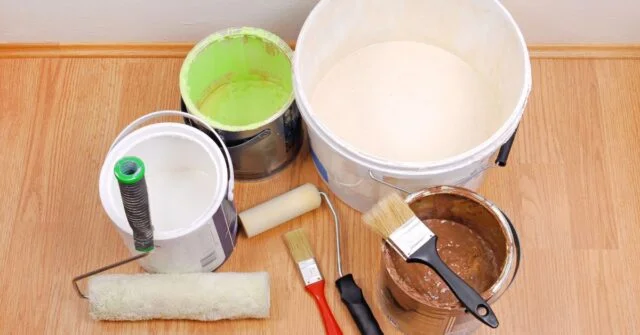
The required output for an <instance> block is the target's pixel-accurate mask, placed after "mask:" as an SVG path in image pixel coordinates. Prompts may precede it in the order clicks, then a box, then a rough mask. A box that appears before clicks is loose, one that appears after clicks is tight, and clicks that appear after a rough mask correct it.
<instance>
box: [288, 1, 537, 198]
mask: <svg viewBox="0 0 640 335" xmlns="http://www.w3.org/2000/svg"><path fill="white" fill-rule="evenodd" d="M392 41H412V42H421V43H426V44H430V45H434V46H436V47H438V48H440V49H444V50H446V51H448V52H450V53H452V54H454V55H456V56H457V57H459V58H460V59H462V60H463V61H464V62H466V63H467V64H469V66H471V67H472V68H473V69H475V70H476V71H477V72H479V73H480V74H481V75H482V76H484V77H486V78H488V80H489V81H490V82H491V84H492V85H493V86H494V87H496V93H497V97H498V98H497V99H499V101H500V103H501V107H500V120H501V122H498V125H497V126H496V130H495V131H494V132H493V133H491V134H489V135H488V136H487V137H486V140H483V141H481V142H478V143H477V144H473V147H471V148H470V149H468V150H466V151H464V152H460V153H459V154H455V155H452V156H448V157H445V158H443V159H438V160H433V161H427V162H408V161H398V160H391V159H384V158H380V157H377V156H374V155H371V154H369V153H366V152H364V151H362V150H359V149H358V148H357V147H356V146H355V145H353V143H349V142H348V141H344V140H342V139H341V138H340V137H339V136H338V135H337V134H336V132H335V131H334V130H333V129H332V128H329V127H328V126H327V124H326V123H323V122H322V121H321V120H320V118H319V117H318V114H319V113H317V111H314V109H313V107H312V105H311V102H310V101H311V99H312V95H313V94H314V92H315V89H316V88H317V86H318V84H319V82H320V81H321V80H322V78H323V77H324V75H325V74H326V73H327V72H329V71H330V69H332V68H333V66H334V65H335V64H337V63H339V62H340V61H341V60H342V59H344V58H345V57H346V56H347V55H350V54H352V53H353V52H354V51H356V50H360V49H362V48H365V47H367V46H370V45H372V44H376V43H383V42H392ZM293 70H294V71H293V72H294V89H295V97H296V103H297V104H298V107H299V110H300V113H301V115H302V118H303V120H304V121H305V123H306V125H307V128H308V130H309V137H310V142H311V153H312V157H313V160H314V163H315V165H316V167H317V169H318V172H319V173H320V175H321V176H322V178H323V179H324V181H325V182H326V183H327V184H328V186H329V188H330V189H331V191H332V192H333V193H335V194H336V195H337V196H338V197H339V198H340V199H341V200H342V201H344V202H345V203H346V204H348V205H349V206H351V207H353V208H355V209H356V210H359V211H366V210H368V209H369V208H370V207H371V206H372V205H373V204H374V203H375V202H376V201H377V200H378V199H380V198H381V197H383V196H384V195H386V194H387V193H388V192H391V191H392V190H393V189H392V187H393V188H400V189H404V190H407V191H409V192H414V191H418V190H420V189H423V188H425V187H429V186H437V185H459V186H464V187H466V188H469V189H477V188H478V187H479V186H480V184H481V181H482V179H483V175H484V171H485V170H486V169H487V168H488V167H491V166H496V165H499V166H503V165H504V164H505V162H506V156H508V152H509V149H510V148H511V144H512V142H513V138H514V135H515V132H516V129H517V128H518V125H519V122H520V119H521V118H522V115H523V111H524V109H525V106H526V104H527V98H528V96H529V93H530V91H531V66H530V60H529V54H528V51H527V47H526V44H525V41H524V38H523V36H522V34H521V32H520V30H519V28H518V26H517V25H516V23H515V21H514V20H513V18H512V16H511V15H510V14H509V12H508V11H507V10H506V9H505V8H504V7H503V6H502V4H501V3H500V2H499V1H498V0H456V1H449V0H397V1H388V0H368V1H364V0H321V1H320V2H319V3H318V4H317V5H316V6H315V7H314V9H313V11H312V12H311V14H310V15H309V16H308V18H307V20H306V21H305V23H304V25H303V27H302V30H301V32H300V35H299V37H298V41H297V44H296V51H295V55H294V62H293ZM459 93H460V97H461V98H463V97H464V93H465V92H464V91H461V92H459ZM399 108H400V107H398V108H395V109H394V108H393V106H392V107H390V111H389V112H390V113H397V112H398V109H399ZM425 112H427V111H425ZM437 113H443V114H442V115H444V116H443V117H446V114H445V113H447V111H446V110H438V111H437ZM362 122H367V120H366V119H363V120H362ZM407 122H411V120H407ZM355 128H357V127H354V129H352V130H353V132H357V131H360V130H359V129H355ZM450 130H451V131H455V129H450ZM404 135H406V134H403V138H404V137H405V136H404ZM362 136H368V137H370V138H372V139H373V138H374V137H375V136H376V134H375V133H363V134H362ZM460 136H465V134H464V133H462V134H460ZM407 138H408V136H407ZM435 142H437V141H435ZM435 142H434V143H424V146H425V148H427V147H428V146H434V145H439V146H441V145H447V143H441V142H440V143H435ZM496 156H497V158H496ZM389 186H391V187H389Z"/></svg>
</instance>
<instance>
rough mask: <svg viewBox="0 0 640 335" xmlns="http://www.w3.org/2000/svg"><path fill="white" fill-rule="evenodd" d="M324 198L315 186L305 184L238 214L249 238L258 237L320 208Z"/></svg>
mask: <svg viewBox="0 0 640 335" xmlns="http://www.w3.org/2000/svg"><path fill="white" fill-rule="evenodd" d="M321 202H322V198H320V193H319V192H318V189H317V188H316V187H315V186H314V185H313V184H304V185H302V186H299V187H297V188H294V189H293V190H291V191H289V192H287V193H284V194H281V195H279V196H277V197H275V198H273V199H271V200H268V201H266V202H263V203H261V204H259V205H257V206H255V207H253V208H250V209H247V210H245V211H244V212H242V213H240V214H238V217H240V223H241V224H242V227H243V228H244V231H245V232H246V233H247V236H248V237H253V236H256V235H258V234H260V233H263V232H265V231H267V230H269V229H271V228H274V227H276V226H278V225H280V224H282V223H284V222H287V221H289V220H291V219H294V218H296V217H298V216H300V215H302V214H304V213H306V212H309V211H311V210H314V209H316V208H318V207H320V203H321Z"/></svg>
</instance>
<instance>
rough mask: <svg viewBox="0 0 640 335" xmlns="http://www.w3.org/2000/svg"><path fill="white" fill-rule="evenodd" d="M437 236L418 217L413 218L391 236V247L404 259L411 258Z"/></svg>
mask: <svg viewBox="0 0 640 335" xmlns="http://www.w3.org/2000/svg"><path fill="white" fill-rule="evenodd" d="M433 236H435V234H434V233H433V232H432V231H431V230H430V229H429V228H427V226H426V225H425V224H424V223H422V221H421V220H420V219H418V218H417V217H415V216H414V217H412V218H411V219H409V221H407V222H405V223H404V224H402V225H401V226H400V227H399V228H397V229H396V230H394V231H393V233H391V235H389V238H388V240H389V242H390V244H391V246H392V247H393V248H394V249H396V251H398V252H399V253H400V254H401V255H402V256H403V257H404V258H409V256H411V255H412V254H413V253H414V252H416V250H418V249H419V248H420V247H421V246H423V245H424V244H425V243H427V241H429V240H430V239H431V238H432V237H433Z"/></svg>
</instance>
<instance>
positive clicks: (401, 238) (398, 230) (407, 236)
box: [362, 193, 498, 328]
mask: <svg viewBox="0 0 640 335" xmlns="http://www.w3.org/2000/svg"><path fill="white" fill-rule="evenodd" d="M362 219H363V220H364V222H365V223H366V224H367V225H368V226H369V227H370V228H371V229H372V230H373V231H374V232H376V233H377V234H379V235H380V236H382V238H384V239H385V240H386V242H387V243H388V244H389V245H390V246H391V247H392V248H393V249H394V250H395V251H396V252H397V253H398V254H400V256H402V257H403V258H404V259H405V260H406V261H407V262H408V263H421V264H424V265H427V266H429V267H431V268H432V269H433V270H434V271H435V272H436V273H437V274H438V275H439V276H440V277H441V278H442V279H443V280H444V282H445V283H446V284H447V286H449V288H450V289H451V291H452V292H453V294H454V295H455V296H456V297H457V298H458V300H460V302H461V303H462V305H463V306H464V307H465V308H466V309H467V311H469V312H470V313H471V314H472V315H473V316H475V317H476V318H477V319H478V320H480V321H481V322H483V323H484V324H486V325H488V326H489V327H491V328H497V327H498V319H497V317H496V315H495V314H494V313H493V310H492V309H491V307H490V306H489V303H487V302H486V301H485V300H484V299H483V298H482V297H481V296H480V294H478V292H476V291H475V290H474V289H473V288H472V287H471V286H469V285H468V284H467V283H466V282H465V281H464V280H462V278H460V277H459V276H458V275H457V274H455V273H454V272H453V271H451V269H449V267H448V266H447V265H446V264H445V263H444V262H443V261H442V259H441V258H440V255H438V250H437V249H436V243H437V240H438V237H437V236H436V235H435V234H434V233H433V232H432V231H431V230H430V229H429V228H428V227H427V226H426V225H425V224H424V223H423V222H422V221H421V220H420V219H419V218H418V217H416V215H415V214H414V213H413V211H412V210H411V207H409V205H408V204H407V203H405V202H404V201H403V200H402V198H400V196H399V195H398V194H396V193H392V194H391V195H389V196H387V197H385V198H383V199H382V200H380V201H379V202H378V203H377V204H376V205H374V206H373V207H372V208H371V209H370V210H369V211H368V212H367V213H365V214H364V215H363V217H362Z"/></svg>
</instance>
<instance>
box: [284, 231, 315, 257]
mask: <svg viewBox="0 0 640 335" xmlns="http://www.w3.org/2000/svg"><path fill="white" fill-rule="evenodd" d="M284 240H285V242H286V243H287V247H289V253H290V254H291V257H292V258H293V260H294V261H296V263H298V262H301V261H304V260H306V259H310V258H313V250H311V244H310V243H309V239H307V234H305V232H304V229H302V228H300V229H296V230H292V231H290V232H288V233H286V234H284Z"/></svg>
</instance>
